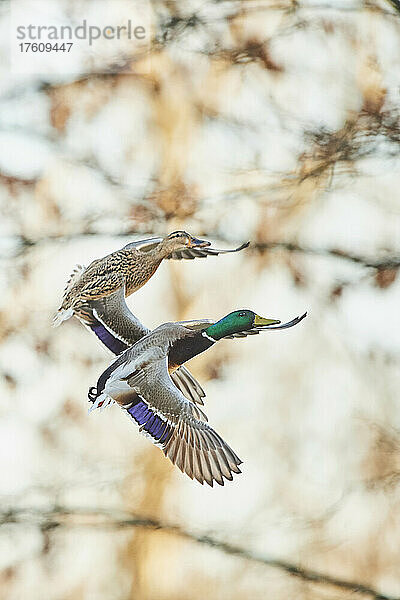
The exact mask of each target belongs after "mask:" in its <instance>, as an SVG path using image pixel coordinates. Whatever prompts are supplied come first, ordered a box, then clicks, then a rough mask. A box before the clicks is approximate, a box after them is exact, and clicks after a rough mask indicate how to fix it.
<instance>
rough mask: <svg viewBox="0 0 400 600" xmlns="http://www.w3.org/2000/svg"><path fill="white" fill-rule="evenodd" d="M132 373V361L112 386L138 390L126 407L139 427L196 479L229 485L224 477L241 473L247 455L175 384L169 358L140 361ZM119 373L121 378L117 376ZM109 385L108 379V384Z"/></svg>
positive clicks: (133, 390)
mask: <svg viewBox="0 0 400 600" xmlns="http://www.w3.org/2000/svg"><path fill="white" fill-rule="evenodd" d="M132 369H133V370H132V372H131V373H127V368H126V366H124V367H123V369H121V372H120V376H122V377H121V379H120V380H118V369H115V370H114V372H113V373H114V375H112V374H111V378H112V377H114V379H113V380H112V382H111V383H110V385H109V386H108V388H109V389H111V388H112V389H116V388H118V386H120V387H121V393H123V394H124V395H126V394H127V392H126V389H127V386H130V387H131V389H132V393H133V395H132V398H133V399H132V402H131V403H130V404H125V405H124V406H123V407H122V408H123V409H124V410H126V412H127V413H128V414H129V416H130V417H131V418H132V419H133V420H134V421H135V422H136V423H137V425H139V431H140V432H141V433H143V434H144V435H146V436H147V437H149V438H150V439H151V440H152V442H153V443H154V444H155V445H157V446H159V447H160V448H161V449H162V450H163V452H164V454H165V456H167V457H168V458H169V459H170V460H171V462H172V463H173V464H175V465H176V466H177V467H178V468H179V469H180V470H181V471H182V472H183V473H186V474H187V475H188V476H189V477H190V478H191V479H197V481H199V482H200V483H201V484H203V483H204V482H206V483H207V484H208V485H210V486H211V487H212V486H213V484H214V481H216V482H217V483H218V484H219V485H224V479H227V480H232V478H233V473H240V469H239V465H240V464H241V462H242V461H241V460H240V459H239V457H238V456H237V455H236V454H235V452H234V451H233V450H232V449H231V448H230V446H229V445H228V444H227V443H226V442H225V441H224V440H223V439H222V438H221V436H220V435H219V434H218V433H217V432H216V431H214V429H212V428H211V427H210V426H209V425H208V424H207V423H206V422H204V421H203V420H201V419H200V418H199V416H198V414H197V413H198V409H197V408H196V406H195V405H194V404H193V403H192V402H189V401H188V400H187V399H186V398H185V397H184V396H183V395H182V394H181V393H180V392H179V390H178V389H177V388H176V387H175V386H174V384H173V382H172V380H171V378H170V376H169V374H168V369H167V361H166V359H165V358H162V359H158V360H151V361H149V360H148V359H147V358H146V360H143V363H142V365H141V364H140V363H138V361H136V362H135V364H134V365H133V367H132ZM116 376H117V378H116ZM106 389H107V383H106Z"/></svg>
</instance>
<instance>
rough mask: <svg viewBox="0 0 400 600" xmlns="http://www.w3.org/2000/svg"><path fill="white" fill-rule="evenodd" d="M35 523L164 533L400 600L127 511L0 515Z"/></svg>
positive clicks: (60, 509)
mask: <svg viewBox="0 0 400 600" xmlns="http://www.w3.org/2000/svg"><path fill="white" fill-rule="evenodd" d="M10 523H14V524H21V525H24V524H26V523H29V524H36V525H37V526H38V527H40V529H41V530H42V531H43V532H46V531H49V530H52V529H56V528H69V527H102V528H106V529H111V530H117V529H125V528H132V527H140V528H143V529H148V530H152V531H164V532H166V533H169V534H173V535H177V536H179V537H181V538H185V539H188V540H191V541H193V542H196V543H197V544H202V545H205V546H209V547H211V548H215V549H216V550H219V551H220V552H223V553H224V554H229V555H231V556H237V557H239V558H242V559H244V560H249V561H251V562H253V563H258V564H261V565H264V566H267V567H272V568H275V569H278V570H280V571H283V572H285V573H286V574H288V575H291V576H292V577H297V578H299V579H301V580H302V581H305V582H310V583H316V584H321V585H326V586H331V587H335V588H340V589H342V590H346V591H350V592H354V593H357V594H359V595H361V596H368V597H370V598H374V599H376V600H400V599H399V598H396V597H395V596H390V595H386V594H381V593H379V592H378V591H377V590H375V589H373V588H372V587H369V586H368V585H365V584H363V583H359V582H355V581H346V580H343V579H340V578H338V577H333V576H331V575H328V574H325V573H320V572H317V571H313V570H311V569H306V568H304V567H302V566H300V565H298V564H295V563H291V562H289V561H285V560H280V559H276V558H273V557H270V556H265V555H262V554H259V553H256V552H253V551H251V550H248V549H246V548H241V547H240V546H235V545H233V544H230V543H229V542H224V541H222V540H219V539H217V538H215V537H213V536H211V535H208V534H199V533H195V532H192V531H189V530H188V529H185V528H183V527H181V526H179V525H173V524H169V523H163V522H162V521H159V520H157V519H148V518H146V517H143V516H140V515H134V514H131V513H128V512H125V511H118V510H110V509H101V508H98V509H97V508H68V507H65V506H57V507H54V508H53V509H51V510H48V511H46V510H42V509H37V508H35V507H26V508H16V509H10V510H8V511H7V510H6V511H2V512H0V526H1V525H4V524H10Z"/></svg>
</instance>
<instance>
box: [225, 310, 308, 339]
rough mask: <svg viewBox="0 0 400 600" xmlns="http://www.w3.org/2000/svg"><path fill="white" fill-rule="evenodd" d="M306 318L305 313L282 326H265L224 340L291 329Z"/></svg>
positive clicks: (241, 332) (238, 333)
mask: <svg viewBox="0 0 400 600" xmlns="http://www.w3.org/2000/svg"><path fill="white" fill-rule="evenodd" d="M306 316H307V313H306V312H305V313H304V314H303V315H301V316H299V317H295V318H294V319H292V320H291V321H288V322H287V323H282V324H281V325H264V326H261V327H253V329H249V330H248V331H239V332H237V333H233V334H232V335H225V336H224V339H233V338H244V337H247V336H248V335H257V334H258V333H261V332H262V331H273V330H274V329H289V327H294V326H295V325H297V324H298V323H300V321H302V320H303V319H304V318H305V317H306Z"/></svg>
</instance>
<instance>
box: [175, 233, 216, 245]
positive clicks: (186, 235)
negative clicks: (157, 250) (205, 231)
mask: <svg viewBox="0 0 400 600" xmlns="http://www.w3.org/2000/svg"><path fill="white" fill-rule="evenodd" d="M174 238H183V240H185V241H186V246H187V247H188V248H206V247H207V246H211V242H208V241H207V240H200V239H199V238H195V237H194V236H193V235H190V233H187V232H186V231H173V232H172V233H170V234H169V235H168V237H167V239H169V240H172V239H174Z"/></svg>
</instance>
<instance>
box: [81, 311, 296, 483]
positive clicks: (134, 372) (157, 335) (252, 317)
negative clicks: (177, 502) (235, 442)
mask: <svg viewBox="0 0 400 600" xmlns="http://www.w3.org/2000/svg"><path fill="white" fill-rule="evenodd" d="M305 316H306V315H305V314H304V315H302V316H301V317H296V319H293V320H292V321H290V322H288V323H285V324H283V325H279V324H280V321H278V320H276V319H264V318H263V317H260V316H258V315H256V314H255V313H254V312H253V311H250V310H238V311H235V312H232V313H230V314H229V315H227V316H225V317H224V318H223V319H221V320H220V321H217V322H216V323H215V322H211V324H210V321H189V322H181V323H164V324H163V325H160V326H159V327H157V328H156V329H154V330H153V331H151V332H150V333H147V334H146V335H145V336H144V337H142V338H141V339H140V340H139V341H138V342H136V343H135V344H134V345H133V346H132V347H131V348H129V349H128V350H126V351H125V352H123V353H122V354H121V355H120V356H118V357H117V359H116V360H114V362H113V363H111V365H110V366H109V367H108V368H107V369H106V370H105V371H104V372H103V373H102V375H100V377H99V379H98V382H97V386H96V388H91V390H89V399H90V400H91V401H92V402H94V405H93V408H97V407H98V406H103V407H104V406H106V405H107V404H108V403H110V402H113V401H115V402H117V403H118V404H119V405H120V406H121V407H122V408H123V409H125V410H126V412H127V413H128V414H129V415H130V417H131V418H133V419H134V420H135V421H136V423H137V424H138V425H139V431H140V432H142V433H144V434H145V435H147V436H148V437H150V439H151V440H152V441H153V443H154V444H156V445H157V446H159V447H160V448H161V449H162V450H163V452H164V454H165V455H166V456H167V457H168V458H169V459H170V460H171V461H172V463H173V464H176V465H177V466H178V467H179V469H180V470H181V471H182V472H184V473H186V474H187V475H188V476H189V477H190V478H191V479H193V478H195V479H197V481H199V482H200V483H201V484H203V483H204V482H206V483H208V484H209V485H210V486H212V485H213V482H214V481H216V482H217V483H219V484H220V485H223V484H224V478H225V479H229V480H232V473H240V469H239V465H240V464H241V462H242V461H241V460H240V459H239V458H238V457H237V455H236V454H235V453H234V452H233V450H232V449H231V448H230V447H229V446H228V445H227V444H226V442H224V441H223V439H222V438H221V437H220V436H219V435H218V434H217V433H216V432H215V431H214V430H213V429H212V428H211V427H210V426H209V425H207V423H206V421H207V417H206V416H205V414H204V413H203V412H202V411H200V409H199V408H198V407H197V406H196V405H195V404H194V403H193V402H191V401H190V400H187V398H185V396H184V395H183V394H182V393H181V392H180V391H179V390H178V388H177V387H176V385H174V384H173V382H172V379H171V377H170V370H171V356H172V357H175V358H172V363H174V362H178V363H180V364H182V363H181V361H182V362H184V361H185V360H188V359H189V358H192V357H193V356H195V355H196V354H199V353H200V352H203V351H204V350H206V349H207V348H210V347H211V346H212V345H213V344H214V343H215V342H217V341H218V340H220V339H223V338H231V337H236V336H238V337H244V336H246V335H254V334H257V333H259V332H260V331H264V330H267V329H268V330H270V329H283V328H287V327H292V326H293V325H296V324H297V323H299V322H300V321H301V320H302V319H303V318H304V317H305Z"/></svg>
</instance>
